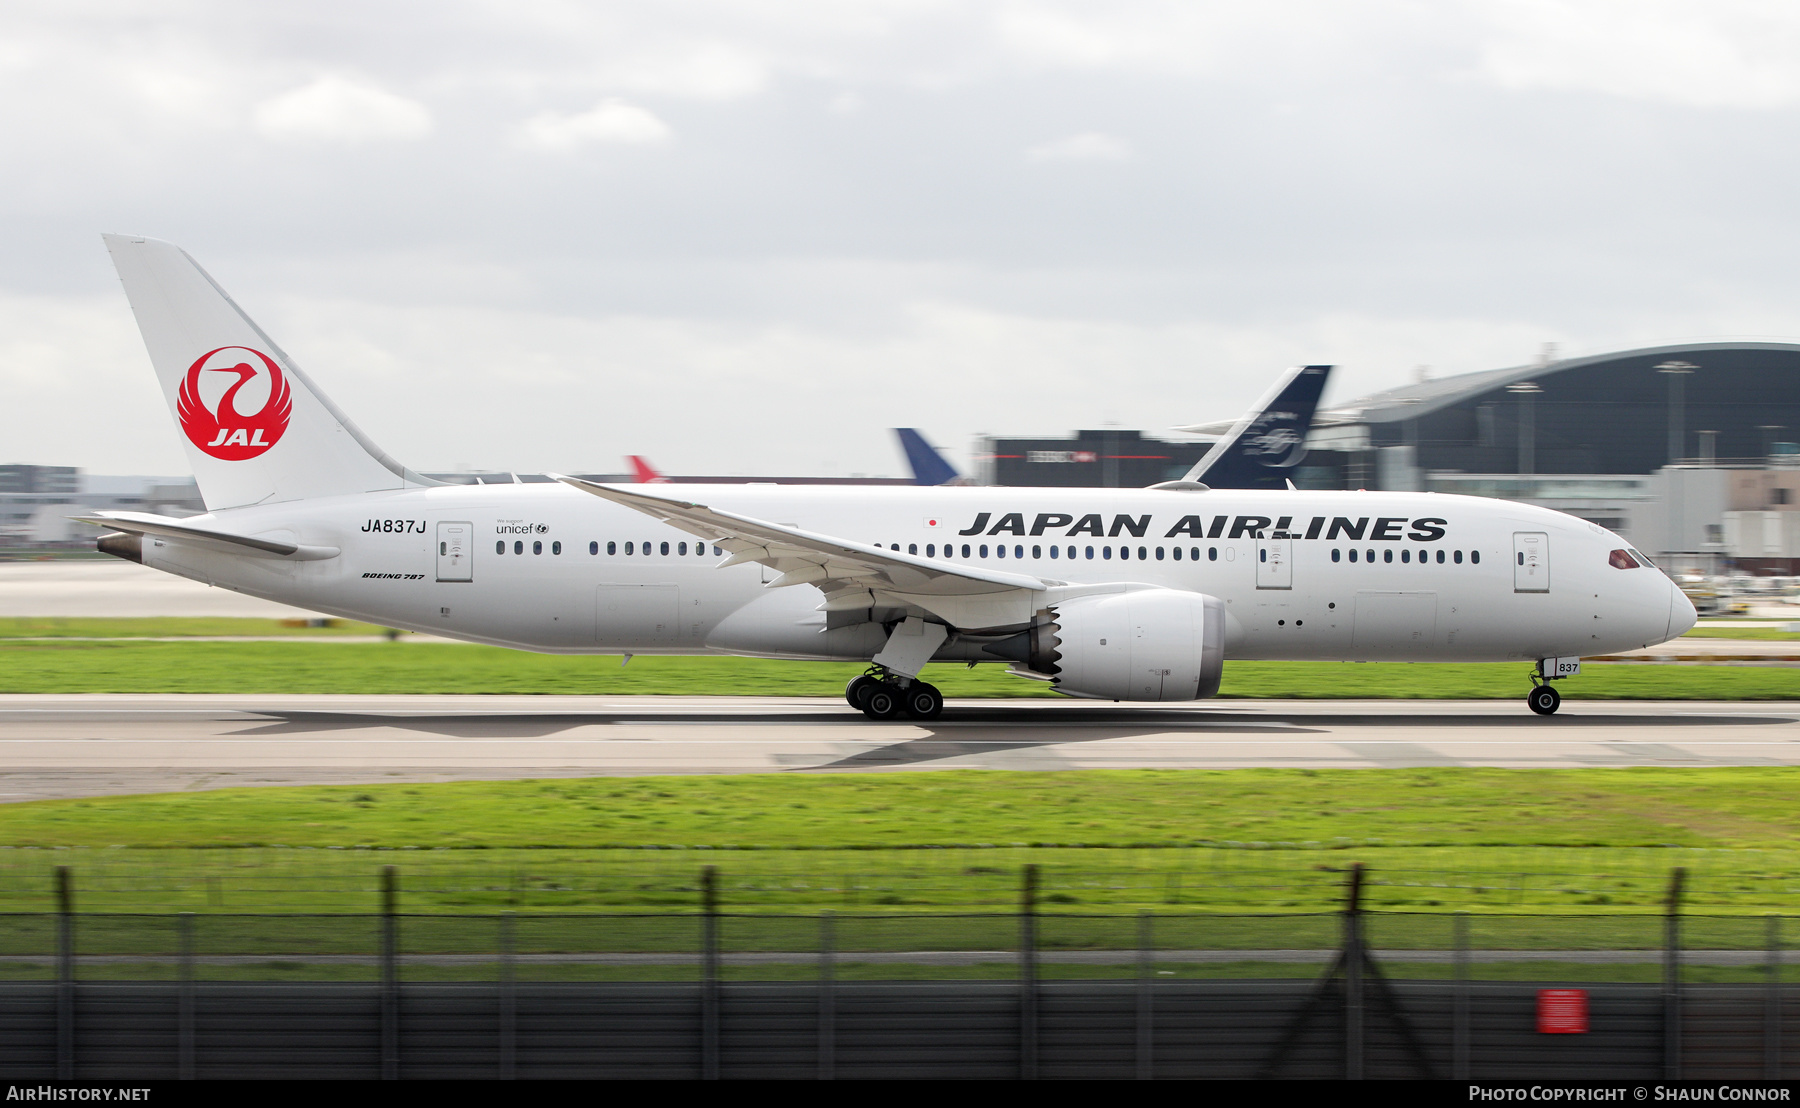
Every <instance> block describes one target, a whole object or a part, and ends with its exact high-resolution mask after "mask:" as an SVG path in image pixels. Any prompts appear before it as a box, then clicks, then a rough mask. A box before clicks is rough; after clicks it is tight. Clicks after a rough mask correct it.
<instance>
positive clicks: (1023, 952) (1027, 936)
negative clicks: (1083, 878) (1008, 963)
mask: <svg viewBox="0 0 1800 1108" xmlns="http://www.w3.org/2000/svg"><path fill="white" fill-rule="evenodd" d="M1037 894H1038V868H1037V864H1036V863H1031V864H1029V865H1027V866H1026V867H1025V874H1024V879H1023V881H1022V882H1021V883H1020V888H1019V1078H1020V1080H1023V1081H1035V1080H1037V1071H1038V1042H1037V1032H1038V1018H1037Z"/></svg>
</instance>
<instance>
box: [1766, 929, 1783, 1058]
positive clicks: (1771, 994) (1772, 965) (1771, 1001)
mask: <svg viewBox="0 0 1800 1108" xmlns="http://www.w3.org/2000/svg"><path fill="white" fill-rule="evenodd" d="M1767 927H1768V942H1767V944H1766V945H1767V946H1768V948H1769V949H1768V958H1769V966H1768V968H1769V982H1768V988H1767V991H1766V992H1765V993H1764V994H1763V1076H1764V1077H1766V1078H1768V1079H1769V1080H1770V1081H1779V1080H1781V917H1780V916H1778V915H1776V914H1775V913H1773V912H1770V913H1769V918H1768V923H1767Z"/></svg>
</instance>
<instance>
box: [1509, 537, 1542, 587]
mask: <svg viewBox="0 0 1800 1108" xmlns="http://www.w3.org/2000/svg"><path fill="white" fill-rule="evenodd" d="M1513 591H1514V592H1549V591H1550V536H1549V535H1547V534H1545V533H1544V532H1542V531H1514V532H1513Z"/></svg>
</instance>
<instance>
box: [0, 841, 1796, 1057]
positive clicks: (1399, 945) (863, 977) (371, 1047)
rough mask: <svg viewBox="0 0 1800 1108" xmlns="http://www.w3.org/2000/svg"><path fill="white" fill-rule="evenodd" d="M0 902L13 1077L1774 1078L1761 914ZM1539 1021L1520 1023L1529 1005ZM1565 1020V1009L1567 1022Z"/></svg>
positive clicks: (1785, 1000) (1780, 940) (1772, 1010)
mask: <svg viewBox="0 0 1800 1108" xmlns="http://www.w3.org/2000/svg"><path fill="white" fill-rule="evenodd" d="M1362 884H1363V874H1362V870H1361V867H1356V868H1355V869H1354V870H1353V871H1352V872H1351V874H1350V875H1349V878H1348V880H1347V881H1346V883H1345V893H1344V902H1343V906H1342V908H1341V910H1339V911H1336V912H1329V913H1307V914H1291V913H1290V914H1247V913H1238V914H1215V913H1204V914H1203V913H1197V912H1180V911H1173V910H1157V911H1141V912H1138V913H1135V914H1110V915H1109V914H1098V913H1091V912H1090V913H1080V912H1070V911H1064V910H1060V909H1059V908H1058V906H1056V905H1053V904H1052V905H1046V904H1045V903H1044V902H1043V899H1042V897H1041V896H1040V892H1039V888H1038V884H1037V873H1036V871H1035V870H1034V869H1033V868H1031V867H1027V868H1026V869H1025V871H1024V873H1023V874H1022V881H1021V883H1020V886H1019V888H1018V894H1019V902H1018V903H1017V905H1016V906H1015V907H1014V909H1013V910H1011V911H1005V912H1001V911H992V912H959V913H943V912H902V911H886V912H849V911H837V910H824V911H818V912H811V913H806V914H795V913H786V914H780V913H761V912H757V913H747V912H733V911H729V910H726V909H725V908H724V907H722V906H721V904H720V902H719V899H718V895H717V892H718V888H719V883H718V879H717V874H716V872H715V871H714V870H713V869H712V868H711V867H708V868H706V869H705V870H704V871H703V872H702V873H701V875H700V880H699V882H698V886H699V889H700V892H701V897H700V900H699V903H698V904H697V905H696V906H695V908H694V909H691V910H685V911H657V912H646V911H620V912H604V913H571V912H557V913H546V914H526V913H510V912H509V913H500V914H492V915H437V914H418V913H406V912H402V911H400V910H399V900H398V885H397V879H396V877H395V874H394V871H393V869H392V868H391V867H390V868H389V869H387V870H386V871H385V873H384V878H383V882H382V903H381V910H380V911H378V912H374V913H367V914H360V915H346V914H332V915H322V914H282V915H273V914H260V915H259V914H224V913H205V914H193V913H179V914H141V913H77V912H76V911H75V906H74V895H73V889H72V886H71V879H70V875H69V873H68V871H67V870H64V871H61V872H60V873H59V888H58V903H59V907H60V908H61V909H62V910H60V911H57V912H51V913H13V914H7V915H0V1069H3V1070H4V1071H5V1072H7V1073H8V1074H11V1075H17V1076H18V1077H20V1078H39V1079H64V1080H106V1079H131V1078H152V1079H153V1078H174V1077H183V1078H187V1077H202V1078H204V1077H232V1078H245V1077H251V1078H278V1077H294V1078H299V1077H377V1076H380V1077H390V1078H391V1077H420V1078H440V1079H441V1078H510V1077H534V1076H535V1077H560V1078H569V1077H656V1076H662V1077H759V1076H761V1077H788V1078H793V1077H862V1078H876V1077H905V1076H916V1077H1206V1076H1212V1077H1251V1076H1267V1077H1331V1076H1336V1077H1352V1078H1354V1077H1363V1076H1369V1077H1425V1076H1433V1077H1455V1078H1470V1079H1515V1078H1524V1077H1531V1078H1542V1079H1548V1078H1555V1077H1582V1078H1592V1077H1616V1078H1620V1079H1645V1078H1657V1077H1688V1078H1697V1077H1705V1078H1714V1077H1716V1078H1779V1077H1781V1076H1783V1075H1784V1074H1786V1075H1792V1074H1794V1073H1796V1072H1797V1069H1796V1067H1800V1042H1797V1041H1796V1039H1795V1035H1794V1032H1795V1030H1797V1029H1800V987H1797V985H1800V959H1797V958H1795V957H1794V956H1793V955H1792V954H1791V953H1789V952H1787V951H1785V949H1784V945H1783V944H1784V941H1785V940H1786V939H1787V938H1788V937H1789V936H1788V935H1786V934H1785V933H1784V927H1786V928H1791V926H1792V925H1791V924H1790V923H1788V921H1786V920H1784V919H1783V918H1782V917H1779V916H1760V917H1759V916H1719V915H1699V914H1688V913H1683V912H1682V911H1681V897H1680V887H1681V881H1680V871H1676V874H1675V876H1674V878H1673V879H1672V881H1671V884H1670V889H1669V895H1668V899H1667V902H1666V904H1665V908H1664V911H1662V912H1661V913H1659V914H1636V915H1628V914H1617V915H1580V916H1568V915H1561V916H1559V915H1549V914H1522V913H1504V912H1491V913H1466V912H1458V913H1418V912H1393V911H1379V912H1377V911H1368V910H1365V908H1364V905H1363V900H1362ZM1546 1013H1548V1015H1547V1014H1546ZM1577 1025H1578V1026H1577Z"/></svg>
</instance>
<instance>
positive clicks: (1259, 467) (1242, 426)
mask: <svg viewBox="0 0 1800 1108" xmlns="http://www.w3.org/2000/svg"><path fill="white" fill-rule="evenodd" d="M1330 377H1331V367H1330V366H1328V365H1303V366H1296V367H1295V368H1294V369H1292V370H1289V371H1288V373H1287V375H1286V376H1285V377H1283V378H1282V379H1281V380H1280V381H1278V382H1276V384H1275V387H1274V388H1272V389H1270V390H1269V392H1268V394H1267V395H1265V396H1264V397H1263V398H1262V400H1261V401H1260V402H1258V403H1257V405H1256V406H1255V407H1254V408H1251V409H1250V411H1248V412H1247V413H1245V415H1244V417H1243V418H1242V419H1240V420H1238V421H1237V423H1235V424H1234V425H1232V428H1231V430H1230V431H1229V432H1227V433H1226V435H1225V437H1224V438H1222V439H1220V440H1219V441H1218V442H1216V443H1214V444H1213V448H1212V450H1210V451H1208V452H1207V455H1206V457H1204V458H1202V459H1200V461H1199V463H1198V464H1197V465H1195V466H1194V468H1193V469H1191V470H1189V471H1188V475H1187V477H1186V478H1185V480H1188V481H1198V482H1200V483H1202V484H1205V485H1208V486H1211V487H1212V488H1215V489H1281V488H1287V487H1288V478H1289V476H1290V475H1291V474H1292V472H1293V469H1294V467H1295V466H1297V465H1299V464H1300V462H1301V460H1302V459H1303V458H1305V457H1306V434H1307V432H1308V431H1309V430H1311V429H1312V420H1313V412H1314V411H1315V410H1316V409H1317V408H1318V406H1319V397H1320V396H1322V395H1324V392H1325V382H1326V381H1327V380H1329V379H1330Z"/></svg>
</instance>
